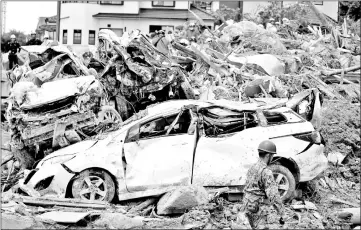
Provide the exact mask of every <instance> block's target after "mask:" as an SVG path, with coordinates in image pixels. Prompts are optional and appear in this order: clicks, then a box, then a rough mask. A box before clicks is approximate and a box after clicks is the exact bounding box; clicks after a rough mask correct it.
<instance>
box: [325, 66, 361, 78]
mask: <svg viewBox="0 0 361 230" xmlns="http://www.w3.org/2000/svg"><path fill="white" fill-rule="evenodd" d="M359 69H361V65H356V66H352V67H348V68H345V69H336V70H332V71H326V70H322V71H321V73H322V74H323V75H325V76H331V75H337V74H340V73H342V71H344V73H347V72H353V71H356V70H359Z"/></svg>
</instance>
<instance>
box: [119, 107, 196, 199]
mask: <svg viewBox="0 0 361 230" xmlns="http://www.w3.org/2000/svg"><path fill="white" fill-rule="evenodd" d="M184 114H186V112H184ZM182 118H183V120H182ZM177 119H178V121H177ZM190 122H191V119H189V117H188V118H187V117H186V116H183V115H179V114H178V113H173V114H170V115H168V116H163V117H157V118H152V119H149V120H147V121H145V122H143V123H141V124H137V125H135V126H133V127H131V128H130V130H129V133H128V135H127V138H126V140H125V144H124V156H125V161H126V167H125V178H126V186H127V189H128V191H129V192H137V191H145V190H151V189H159V188H165V187H168V186H176V185H188V184H190V182H191V172H192V161H193V152H194V145H195V138H196V135H197V133H196V132H193V133H191V134H188V133H187V131H188V129H190V125H189V124H190ZM172 125H173V129H172V130H173V131H174V130H177V131H176V132H175V131H174V132H173V131H172V132H170V133H169V134H167V130H168V129H169V127H170V126H172Z"/></svg>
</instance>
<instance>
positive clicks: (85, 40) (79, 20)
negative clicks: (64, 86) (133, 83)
mask: <svg viewBox="0 0 361 230" xmlns="http://www.w3.org/2000/svg"><path fill="white" fill-rule="evenodd" d="M213 3H214V4H212V8H214V9H218V8H217V7H219V2H213ZM188 4H189V2H187V1H176V2H175V7H170V8H171V9H187V8H188ZM213 5H214V6H213ZM139 8H153V7H152V2H151V1H147V2H133V1H124V5H120V6H118V5H99V4H87V3H65V4H62V5H61V17H60V18H61V19H60V39H59V41H60V43H62V44H63V31H64V30H65V29H66V30H67V34H68V35H67V44H69V45H73V44H74V42H73V38H74V30H81V32H82V33H81V44H80V45H88V44H89V30H95V36H96V38H97V36H98V32H99V29H100V28H108V25H110V26H111V27H110V29H111V28H113V29H123V32H125V31H127V32H130V31H132V30H135V29H140V30H141V31H142V32H145V33H148V32H149V26H150V25H160V26H174V27H176V26H177V25H182V24H183V23H184V22H185V20H169V19H117V18H94V17H93V15H95V14H98V13H127V14H129V13H133V14H137V13H138V11H139ZM162 8H163V7H162ZM205 23H206V25H208V26H213V21H207V20H205ZM95 41H96V43H97V39H96V40H95Z"/></svg>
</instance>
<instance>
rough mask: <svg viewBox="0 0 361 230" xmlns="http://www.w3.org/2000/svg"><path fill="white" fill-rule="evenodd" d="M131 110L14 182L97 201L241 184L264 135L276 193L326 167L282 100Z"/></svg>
mask: <svg viewBox="0 0 361 230" xmlns="http://www.w3.org/2000/svg"><path fill="white" fill-rule="evenodd" d="M137 116H138V117H136V119H132V118H130V119H128V120H127V121H125V122H124V123H123V124H122V127H121V128H120V129H118V130H117V131H114V132H110V133H109V134H108V135H107V137H106V138H105V139H102V140H87V141H83V142H79V143H77V144H74V145H72V146H68V147H66V148H63V149H61V150H59V151H57V152H54V153H53V154H50V155H48V156H47V157H45V158H44V159H43V160H42V161H40V162H39V164H38V165H37V167H36V169H35V170H33V171H30V173H29V174H28V175H27V177H25V179H24V180H23V181H22V182H21V186H26V187H27V188H31V189H35V190H36V191H38V192H39V194H40V195H49V194H52V193H53V194H54V195H56V196H58V197H75V198H80V199H85V200H105V201H112V200H113V199H114V198H115V197H116V196H117V198H118V199H119V200H128V199H133V198H139V197H147V196H156V195H161V194H163V193H165V192H167V191H170V190H172V189H174V187H175V186H179V185H189V184H196V185H202V186H204V187H206V188H207V187H213V188H214V187H229V188H230V189H231V190H232V191H234V192H241V190H242V186H243V185H244V184H245V181H246V172H247V170H248V169H249V167H250V166H251V165H252V164H253V163H255V162H256V161H257V159H258V153H257V146H258V144H259V143H260V142H261V141H263V140H266V139H270V140H272V141H273V142H274V143H275V144H276V146H277V152H278V153H277V155H276V156H275V158H274V161H273V163H272V164H273V166H272V168H273V173H274V176H275V179H276V182H277V183H278V186H279V191H280V194H281V197H282V198H283V199H284V200H287V199H289V198H291V197H292V195H293V193H294V190H295V187H296V184H297V183H299V182H304V181H309V180H312V179H314V178H315V177H317V176H318V175H319V174H320V173H321V172H323V171H324V170H325V169H326V168H327V158H326V157H325V155H324V153H323V150H324V144H325V142H324V140H323V138H322V136H321V135H320V133H319V132H318V131H316V130H315V129H314V127H313V125H312V124H311V122H309V121H307V120H306V119H304V118H303V117H302V116H300V115H298V114H297V113H296V112H294V111H293V110H292V109H290V108H287V107H280V108H276V109H267V108H266V109H265V108H262V106H261V107H260V106H259V105H257V104H256V103H246V104H240V103H239V102H238V103H234V102H229V103H226V102H225V101H195V100H173V101H167V102H163V103H160V104H156V105H153V106H151V107H148V108H147V109H146V110H145V111H144V112H143V114H142V115H139V114H137Z"/></svg>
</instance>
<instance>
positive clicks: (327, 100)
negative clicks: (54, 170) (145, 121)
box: [1, 4, 361, 229]
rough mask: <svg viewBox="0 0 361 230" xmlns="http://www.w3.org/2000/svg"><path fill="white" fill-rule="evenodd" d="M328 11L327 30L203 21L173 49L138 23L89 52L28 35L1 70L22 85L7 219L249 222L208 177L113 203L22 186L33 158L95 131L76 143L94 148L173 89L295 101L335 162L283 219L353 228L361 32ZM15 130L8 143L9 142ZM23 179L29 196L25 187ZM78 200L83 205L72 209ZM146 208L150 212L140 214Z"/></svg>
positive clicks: (179, 95) (179, 224)
mask: <svg viewBox="0 0 361 230" xmlns="http://www.w3.org/2000/svg"><path fill="white" fill-rule="evenodd" d="M312 6H313V5H312V4H311V8H312V9H313V10H315V8H313V7H312ZM318 15H321V14H319V13H318ZM321 16H322V15H321ZM322 21H324V23H325V24H326V25H327V27H328V31H327V32H324V31H321V28H315V27H311V26H308V29H305V30H308V31H309V32H310V33H306V34H303V33H301V31H300V30H298V29H297V26H295V27H293V26H289V27H287V28H286V27H285V26H283V25H282V26H280V27H279V28H278V31H277V32H272V31H270V30H266V29H264V28H261V27H260V26H259V25H257V24H256V23H254V22H251V21H241V22H237V23H231V22H229V21H228V22H227V23H225V22H224V24H223V26H221V27H220V28H219V29H218V30H216V31H209V30H206V31H205V32H203V34H202V36H203V37H204V39H200V40H199V42H198V44H197V43H194V42H184V41H181V39H174V40H173V41H172V42H171V44H170V45H169V55H167V54H166V52H160V51H159V50H158V49H157V48H156V47H154V46H153V45H152V42H151V41H150V40H149V39H148V38H147V37H146V36H144V35H143V34H140V33H139V31H133V32H131V33H124V35H123V36H122V37H121V38H119V37H117V36H116V35H115V34H114V33H113V32H112V31H110V30H100V31H99V34H98V36H99V37H98V39H99V46H98V47H97V52H96V55H94V56H92V59H91V60H85V59H84V58H83V59H82V58H81V57H79V56H77V55H76V54H74V53H73V52H72V51H71V50H69V49H68V48H67V47H65V46H62V45H57V46H52V47H50V48H49V47H46V46H38V47H35V46H34V47H31V46H29V47H23V50H24V51H26V52H27V53H28V55H29V58H28V59H26V61H25V63H24V65H22V66H19V67H18V68H16V69H14V70H13V71H9V72H6V73H2V78H4V77H5V78H8V80H9V81H10V82H9V84H10V85H11V87H12V89H11V92H12V95H11V96H10V97H9V98H8V104H9V105H8V107H7V109H6V113H5V114H2V115H4V117H6V119H7V124H6V125H5V124H2V141H3V146H2V152H3V156H2V160H3V161H2V175H1V181H2V184H3V183H4V184H5V185H4V186H3V187H2V190H3V191H7V192H5V193H3V194H2V198H3V203H7V206H5V207H2V219H3V221H5V222H3V224H2V227H4V228H15V227H18V226H19V227H22V228H33V227H34V226H35V227H36V228H45V226H46V225H47V221H48V220H49V219H50V222H49V223H51V224H52V225H54V224H57V223H58V224H59V223H60V224H65V223H67V224H70V225H71V226H77V225H78V224H79V223H77V222H78V221H77V220H83V222H84V221H85V222H86V224H87V225H88V227H95V228H110V229H119V228H124V229H131V228H141V227H144V228H158V229H161V228H169V227H172V228H185V229H200V228H204V229H212V228H222V229H224V228H237V227H239V226H237V220H238V222H239V219H240V218H242V216H240V213H239V212H238V206H239V203H231V202H228V201H227V200H224V199H223V198H222V197H217V198H214V199H209V198H208V193H207V192H206V191H205V189H204V188H202V187H179V188H177V189H175V190H174V191H172V192H169V193H166V194H165V195H163V196H162V197H161V198H160V199H159V197H158V196H150V197H147V198H146V200H145V201H143V202H141V203H140V204H138V205H137V206H130V207H128V208H126V209H123V208H120V207H118V212H120V213H111V211H114V207H112V206H111V205H109V204H108V203H106V202H103V203H99V202H98V203H97V202H95V201H94V202H92V203H89V202H88V203H87V202H84V201H80V200H77V199H63V198H57V194H56V193H53V194H51V195H52V196H53V197H51V198H49V197H48V198H46V199H44V198H41V196H42V194H37V193H34V191H31V190H29V189H28V188H27V187H24V186H23V184H22V182H23V181H22V180H21V179H22V178H24V174H26V173H25V172H26V171H23V170H24V169H25V168H27V169H32V168H34V167H35V166H36V163H37V161H39V160H41V159H43V158H44V157H46V156H47V155H49V153H51V152H52V151H54V150H58V149H65V147H66V146H69V145H72V146H75V145H76V143H77V142H80V143H82V142H81V141H83V140H89V142H87V146H85V145H84V146H79V148H78V150H79V151H81V150H82V149H83V147H84V149H87V148H89V146H92V145H93V144H94V142H92V140H97V139H100V138H102V137H101V134H104V135H105V136H106V135H107V132H108V131H111V130H117V129H119V128H121V127H123V126H125V125H127V124H129V123H130V122H131V121H134V120H138V119H141V118H142V117H144V114H143V112H144V111H146V109H147V108H149V106H150V105H152V104H156V103H159V102H164V101H167V100H171V99H198V100H200V101H205V100H225V101H226V102H224V103H225V104H226V103H228V102H230V101H234V102H239V101H241V102H251V103H256V104H258V107H259V108H279V107H288V108H291V109H293V110H294V111H296V112H297V113H299V114H300V115H301V116H302V117H304V118H306V119H307V120H308V121H311V122H312V124H313V126H314V127H315V129H316V130H319V131H320V132H321V134H322V138H323V139H324V140H325V141H326V145H325V153H326V155H328V156H327V157H328V160H329V162H330V164H329V168H328V170H327V171H326V172H324V173H323V175H322V176H321V177H320V178H317V179H314V180H313V181H311V182H309V183H307V184H306V185H300V186H301V187H302V186H306V187H304V188H303V190H302V191H303V192H302V193H303V194H302V196H300V197H298V198H295V199H294V200H293V201H291V203H290V204H286V207H287V218H288V219H287V220H286V225H285V226H283V228H297V229H302V228H304V229H307V228H317V229H318V228H320V229H323V228H341V229H351V228H353V227H354V225H355V224H360V222H359V221H358V222H357V220H359V212H358V213H357V212H355V210H356V209H358V210H359V207H360V196H359V194H358V195H357V194H356V192H358V191H359V190H360V169H359V163H360V149H361V147H360V146H361V142H360V119H359V117H360V99H361V97H360V89H359V88H360V64H359V63H360V55H359V53H360V34H358V35H353V34H350V33H349V31H348V28H347V26H346V23H345V24H344V25H343V27H342V29H341V30H340V29H338V28H332V25H331V24H329V23H328V22H327V19H324V18H322ZM359 22H360V21H359ZM296 24H297V22H296ZM329 31H331V32H329ZM207 39H208V40H207ZM2 84H3V83H2ZM59 89H62V90H59ZM55 92H56V93H55ZM140 111H143V112H140ZM2 112H3V108H2ZM139 112H140V113H139ZM144 113H145V112H144ZM6 126H8V128H9V131H10V132H9V133H5V132H4V131H5V129H7V127H6ZM6 131H7V130H6ZM5 136H8V137H9V138H8V140H9V143H10V145H4V144H5V143H6V142H7V141H4V140H5V139H4V137H5ZM88 144H89V146H88ZM4 152H5V153H6V154H4ZM74 154H75V152H74ZM19 179H20V181H19ZM14 185H15V186H14ZM13 186H14V187H13ZM12 187H13V188H12ZM311 187H313V188H311ZM11 188H12V189H11ZM13 190H20V193H27V194H28V195H31V196H30V197H29V196H28V197H21V198H19V197H18V196H17V195H18V194H13V193H12V191H13ZM18 192H19V191H18ZM35 192H36V191H35ZM44 194H45V192H44ZM334 194H337V196H334ZM158 195H159V194H158ZM156 203H157V204H156ZM207 203H208V206H207V205H203V204H207ZM34 206H38V207H37V208H36V210H35V209H34ZM39 206H40V207H41V208H40V207H39ZM30 207H31V208H30ZM49 207H50V208H49ZM350 207H352V209H350ZM59 208H61V209H62V210H60V211H59ZM52 209H54V210H52ZM72 209H81V210H82V211H80V210H77V213H76V214H77V215H79V216H75V214H74V216H72V215H71V212H72V211H74V210H72ZM84 209H87V210H88V209H92V210H102V213H100V214H97V213H95V214H94V216H97V217H98V216H99V215H100V217H99V219H96V220H95V219H94V216H93V215H91V214H90V212H88V211H85V210H84ZM39 210H40V211H39ZM316 210H317V211H316ZM340 210H342V211H340ZM103 211H104V212H103ZM60 212H66V213H68V214H69V213H70V216H65V214H64V215H63V214H60ZM39 213H41V214H40V215H39ZM350 213H352V215H351V214H350ZM15 215H16V216H15ZM138 215H140V216H142V217H134V216H138ZM159 215H160V216H159ZM174 215H175V217H173V216H174ZM179 215H181V216H180V217H179ZM357 215H358V217H357ZM29 216H33V217H35V216H37V217H39V216H40V217H44V216H45V217H46V216H47V217H48V218H45V219H47V220H45V219H44V218H43V219H41V218H40V219H41V220H39V219H36V220H35V219H32V218H33V217H31V218H30V217H29ZM49 216H50V217H49ZM167 216H172V217H167ZM76 217H77V218H76ZM78 217H79V218H78ZM61 218H64V220H63V219H62V220H60V219H61ZM84 219H86V220H84ZM276 219H277V218H276V214H275V213H273V212H272V213H270V214H269V220H270V223H271V228H280V227H281V226H280V225H279V224H278V223H277V220H276ZM20 222H21V223H20ZM41 222H43V223H41ZM54 222H57V223H54ZM59 226H60V225H59Z"/></svg>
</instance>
